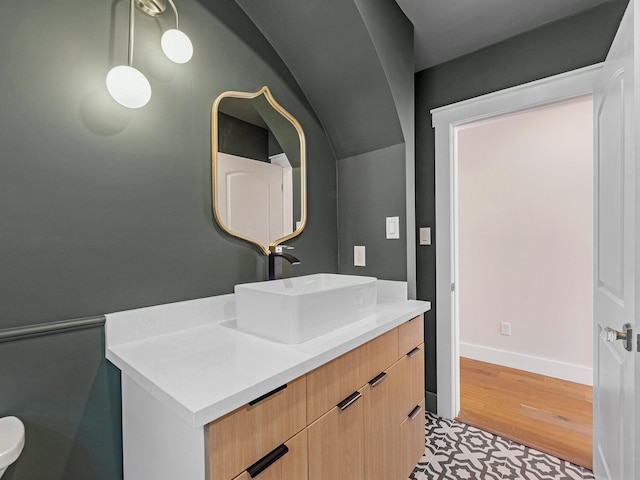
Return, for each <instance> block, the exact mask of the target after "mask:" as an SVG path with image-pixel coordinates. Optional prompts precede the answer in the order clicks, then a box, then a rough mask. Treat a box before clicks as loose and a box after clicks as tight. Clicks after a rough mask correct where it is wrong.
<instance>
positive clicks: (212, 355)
mask: <svg viewBox="0 0 640 480" xmlns="http://www.w3.org/2000/svg"><path fill="white" fill-rule="evenodd" d="M402 283H403V282H381V283H380V284H379V286H378V290H379V292H380V294H379V301H382V302H384V303H378V304H377V306H376V312H375V314H374V315H372V316H370V317H367V318H365V319H363V320H361V321H359V322H356V323H353V324H350V325H348V326H346V327H343V328H341V329H339V330H336V331H334V332H331V333H329V334H326V335H323V336H321V337H318V338H316V339H313V340H310V341H308V342H304V343H300V344H296V345H288V344H282V343H277V342H272V341H269V340H265V339H262V338H258V337H255V336H253V335H250V334H247V333H244V332H242V331H239V330H237V329H236V328H235V319H234V317H235V300H234V295H221V296H217V297H209V298H204V299H198V300H190V301H186V302H178V303H173V304H168V305H159V306H154V307H148V308H142V309H138V310H130V311H126V312H119V313H113V314H109V315H107V316H106V317H107V322H106V332H107V333H106V336H107V342H106V357H107V359H108V360H109V361H111V362H112V363H113V364H114V365H116V366H117V367H118V368H119V369H120V370H121V371H122V373H123V374H124V375H128V376H129V377H130V378H132V379H133V380H134V381H136V382H137V383H138V384H140V385H141V386H142V387H143V388H144V389H145V390H147V391H148V392H149V393H150V394H151V395H153V397H155V398H157V399H158V400H160V401H161V402H162V403H164V404H165V405H166V406H167V407H169V408H170V409H171V410H172V411H173V412H174V413H175V414H176V415H178V416H179V417H180V418H182V419H183V420H184V421H185V422H187V423H188V424H189V425H191V426H193V427H194V428H195V427H201V426H203V425H206V424H207V423H209V422H211V421H213V420H215V419H217V418H219V417H221V416H223V415H225V414H227V413H229V412H231V411H233V410H235V409H236V408H238V407H241V406H242V405H244V404H246V403H248V402H250V401H251V400H254V399H255V398H257V397H259V396H261V395H263V394H264V393H267V392H269V391H271V390H273V389H275V388H277V387H279V386H280V385H283V384H284V383H287V382H290V381H292V380H294V379H295V378H298V377H300V376H301V375H304V374H305V373H308V372H310V371H311V370H313V369H315V368H317V367H319V366H321V365H323V364H324V363H327V362H329V361H331V360H333V359H334V358H337V357H339V356H340V355H342V354H343V353H346V352H348V351H349V350H351V349H353V348H355V347H358V346H360V345H362V344H364V343H366V342H368V341H369V340H371V339H373V338H375V337H377V336H379V335H381V334H383V333H385V332H387V331H389V330H391V329H393V328H395V327H396V326H398V325H400V324H401V323H404V322H405V321H407V320H410V319H411V318H413V317H415V316H416V315H419V314H421V313H423V312H425V311H427V310H429V309H430V307H431V305H430V303H429V302H423V301H417V300H401V301H393V300H394V295H393V293H395V291H397V290H398V288H397V287H398V286H397V284H402ZM388 292H392V294H389V293H388ZM405 298H406V297H405Z"/></svg>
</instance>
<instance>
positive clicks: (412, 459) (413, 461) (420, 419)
mask: <svg viewBox="0 0 640 480" xmlns="http://www.w3.org/2000/svg"><path fill="white" fill-rule="evenodd" d="M424 423H425V421H424V400H423V401H422V402H421V403H420V404H418V405H416V406H415V407H414V409H413V410H412V411H411V413H410V414H409V415H407V417H406V418H405V420H404V421H403V422H402V424H401V425H400V445H401V454H400V462H401V465H400V473H399V474H398V475H397V478H408V477H409V475H411V472H413V469H414V468H415V466H416V465H417V463H418V462H419V461H420V458H422V455H423V454H424Z"/></svg>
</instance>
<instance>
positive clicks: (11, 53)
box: [0, 0, 337, 328]
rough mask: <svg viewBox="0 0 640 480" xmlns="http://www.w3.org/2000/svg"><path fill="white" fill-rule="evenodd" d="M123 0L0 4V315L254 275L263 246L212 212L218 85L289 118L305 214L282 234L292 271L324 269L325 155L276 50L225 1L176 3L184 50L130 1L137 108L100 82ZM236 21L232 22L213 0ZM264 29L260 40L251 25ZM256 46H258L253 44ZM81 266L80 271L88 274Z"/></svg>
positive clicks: (118, 49) (193, 292) (331, 199)
mask: <svg viewBox="0 0 640 480" xmlns="http://www.w3.org/2000/svg"><path fill="white" fill-rule="evenodd" d="M127 6H128V2H126V1H124V0H112V1H107V2H105V1H103V0H89V1H80V0H60V1H58V2H55V3H52V2H48V1H45V0H30V1H27V2H18V3H16V4H14V5H11V6H10V7H9V8H8V9H7V10H6V11H4V12H3V15H2V16H1V18H0V41H1V42H2V45H4V47H3V48H2V50H0V117H1V120H2V129H1V130H0V155H1V162H0V219H2V222H3V225H2V226H3V228H2V232H3V234H2V236H0V251H2V257H1V259H0V283H1V285H2V295H3V298H5V299H10V300H8V301H3V302H0V328H3V327H11V326H19V325H23V324H26V323H33V322H45V321H52V320H56V319H66V318H76V317H84V316H89V315H96V314H102V313H105V312H111V311H115V310H122V309H128V308H134V307H139V306H143V305H152V304H158V303H165V302H169V301H176V300H184V299H188V298H197V297H203V296H208V295H215V294H221V293H229V292H231V291H232V289H233V285H235V284H237V283H242V282H247V281H255V280H260V279H263V278H265V273H266V261H265V257H264V256H263V255H262V254H260V253H259V252H258V250H257V249H256V248H254V247H252V246H249V245H248V244H245V243H243V242H241V241H238V240H235V239H232V238H230V237H228V236H227V235H226V234H225V233H223V232H221V231H220V229H219V228H218V227H217V226H216V225H215V224H214V220H213V215H212V212H211V187H210V176H211V167H210V162H211V131H210V130H211V105H212V103H213V100H214V99H215V98H216V97H217V96H218V95H219V94H220V93H221V92H222V91H224V90H229V89H235V90H243V91H256V90H257V89H259V88H260V87H261V86H263V85H269V87H270V88H271V90H272V92H273V94H274V97H275V98H276V99H277V100H278V101H279V102H280V103H281V104H282V105H283V106H284V107H285V108H287V110H289V111H290V112H291V113H292V114H293V115H294V116H295V117H296V118H298V120H299V121H300V122H301V124H302V126H303V128H304V130H305V133H306V136H307V148H308V159H309V162H308V183H309V189H308V190H309V202H308V203H309V222H308V224H307V230H306V231H305V232H304V234H303V235H302V236H301V237H299V238H298V239H296V240H295V241H293V242H291V243H293V244H295V246H296V256H298V257H299V258H300V259H301V260H302V264H301V265H300V266H298V267H296V271H297V272H298V273H304V272H317V271H322V270H324V271H336V270H337V242H336V238H337V227H336V224H337V220H336V215H337V214H336V181H335V175H336V167H335V157H334V156H333V154H332V151H331V148H330V145H329V143H328V141H327V138H326V136H325V134H324V131H323V130H322V128H321V126H320V124H319V122H318V121H317V118H316V117H315V115H314V112H313V111H312V110H311V109H310V108H309V107H308V104H307V102H306V99H305V98H304V97H303V96H302V95H301V93H300V91H299V90H294V89H293V88H292V87H291V86H290V83H291V82H292V81H293V80H292V78H291V75H290V73H289V72H288V70H287V69H286V67H285V66H284V64H283V63H282V62H281V61H280V62H279V63H277V62H275V61H267V60H265V59H264V58H263V57H262V56H260V55H258V53H259V52H256V50H255V49H254V48H252V44H251V42H257V41H258V39H259V38H262V37H260V33H259V31H258V30H257V29H256V28H255V26H254V25H253V24H252V23H251V21H250V20H249V19H248V18H246V16H245V15H244V14H243V12H242V10H241V9H240V8H239V7H238V6H237V5H236V4H235V2H233V1H231V0H218V1H217V2H216V7H215V8H213V7H211V9H213V11H211V10H210V9H209V8H205V6H203V5H201V4H199V3H197V2H196V1H195V0H183V1H182V2H180V14H181V27H182V28H183V29H184V30H185V31H186V32H188V33H189V35H190V36H191V39H192V41H193V43H194V49H195V54H194V57H193V59H192V61H191V62H189V63H188V64H186V65H182V66H178V65H175V64H173V63H171V62H170V61H168V60H166V59H165V58H164V56H163V55H162V53H161V50H160V48H159V40H158V38H159V34H160V32H161V29H162V27H164V28H166V27H167V25H166V24H167V23H168V26H170V25H171V19H170V18H167V19H161V20H157V19H152V18H150V17H147V16H144V15H142V14H138V15H137V24H136V46H137V47H136V52H135V53H136V54H135V58H134V65H136V66H138V67H139V68H140V69H141V70H142V71H144V72H145V73H146V74H147V76H148V77H149V80H150V83H151V85H152V89H153V97H152V99H151V102H150V103H149V104H148V105H147V106H146V107H144V108H142V109H139V110H129V109H125V108H124V107H121V106H120V105H118V104H116V103H115V102H114V101H113V100H112V99H111V98H110V97H109V96H108V94H107V92H106V88H105V86H104V79H105V75H106V72H107V71H108V69H109V68H110V67H111V66H113V65H115V64H118V63H123V62H126V38H127V35H126V32H127ZM221 9H223V10H225V12H224V15H225V16H229V15H230V14H231V12H235V16H236V17H237V18H236V19H235V22H236V24H237V25H236V24H234V25H233V26H234V29H233V30H232V29H230V28H229V27H228V26H227V24H225V23H222V22H221V21H220V19H219V18H218V17H217V16H216V15H217V13H218V10H221ZM262 42H263V43H264V44H266V45H267V46H268V44H267V42H266V41H265V40H264V38H262ZM262 48H266V47H264V46H262ZM88 279H90V280H88Z"/></svg>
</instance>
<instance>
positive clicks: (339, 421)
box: [307, 390, 365, 480]
mask: <svg viewBox="0 0 640 480" xmlns="http://www.w3.org/2000/svg"><path fill="white" fill-rule="evenodd" d="M361 397H362V391H361V390H359V391H357V392H354V393H353V394H352V395H350V396H349V397H347V398H345V400H343V401H342V402H340V403H339V404H338V405H337V406H336V407H334V408H332V409H331V410H329V412H327V413H326V414H325V415H323V416H322V417H320V418H319V419H318V420H316V421H315V422H314V423H312V424H311V425H309V427H308V428H307V431H308V436H309V439H308V441H309V480H364V478H365V477H364V442H363V438H362V437H363V430H364V402H363V401H362V398H361Z"/></svg>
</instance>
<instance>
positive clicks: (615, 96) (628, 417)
mask: <svg viewBox="0 0 640 480" xmlns="http://www.w3.org/2000/svg"><path fill="white" fill-rule="evenodd" d="M639 2H640V0H631V1H630V3H629V7H628V9H627V12H626V14H625V16H624V18H623V20H622V22H621V24H620V28H619V30H618V33H617V35H616V38H615V40H614V42H613V45H612V46H611V50H610V52H609V54H608V56H607V60H606V61H605V63H604V68H603V69H602V73H601V74H600V76H599V79H598V83H597V85H596V89H595V92H594V128H595V134H594V139H595V150H594V160H595V165H594V196H595V205H594V207H595V211H594V275H595V278H594V348H595V350H594V389H593V400H594V437H593V452H594V462H593V467H594V473H595V475H596V478H597V479H599V480H604V479H607V480H632V479H635V480H637V479H640V458H639V455H638V450H639V448H640V439H636V438H637V435H638V434H640V430H639V429H638V425H640V411H638V407H637V405H636V398H638V399H640V395H638V393H637V388H639V387H640V380H639V376H640V361H639V358H640V354H639V353H637V352H638V342H637V338H638V337H637V332H636V329H635V327H636V323H638V326H640V322H636V320H635V315H636V309H637V308H640V303H638V301H639V300H640V281H637V280H636V272H638V273H640V264H639V263H638V262H640V230H639V227H640V221H638V215H639V214H640V208H639V207H638V205H640V197H639V198H638V199H636V191H637V193H638V194H640V188H638V187H636V185H637V183H638V180H640V169H639V168H636V164H637V161H638V153H637V151H636V148H637V147H636V143H638V142H637V141H636V138H637V137H638V131H639V129H638V126H637V122H636V120H640V119H639V118H638V110H637V109H638V107H637V105H636V102H637V101H638V98H637V97H636V96H635V92H636V90H637V88H638V80H640V79H639V78H637V77H636V75H635V72H634V67H635V66H638V65H640V62H638V61H637V60H636V58H635V57H636V55H638V53H639V52H640V49H639V48H638V47H637V46H636V45H637V42H638V39H637V38H636V37H635V36H634V31H635V32H640V30H638V27H637V26H638V20H639V18H638V15H639V14H640V11H639V8H638V7H639V6H638V5H637V3H639ZM636 305H638V307H636ZM625 324H628V325H630V326H631V328H633V335H628V336H629V340H630V341H629V345H628V346H629V347H630V349H631V351H628V350H627V349H625V343H626V342H625V341H624V340H623V339H616V336H617V335H616V333H615V331H620V332H622V331H623V325H625ZM618 336H620V335H618ZM636 412H638V413H636Z"/></svg>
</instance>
